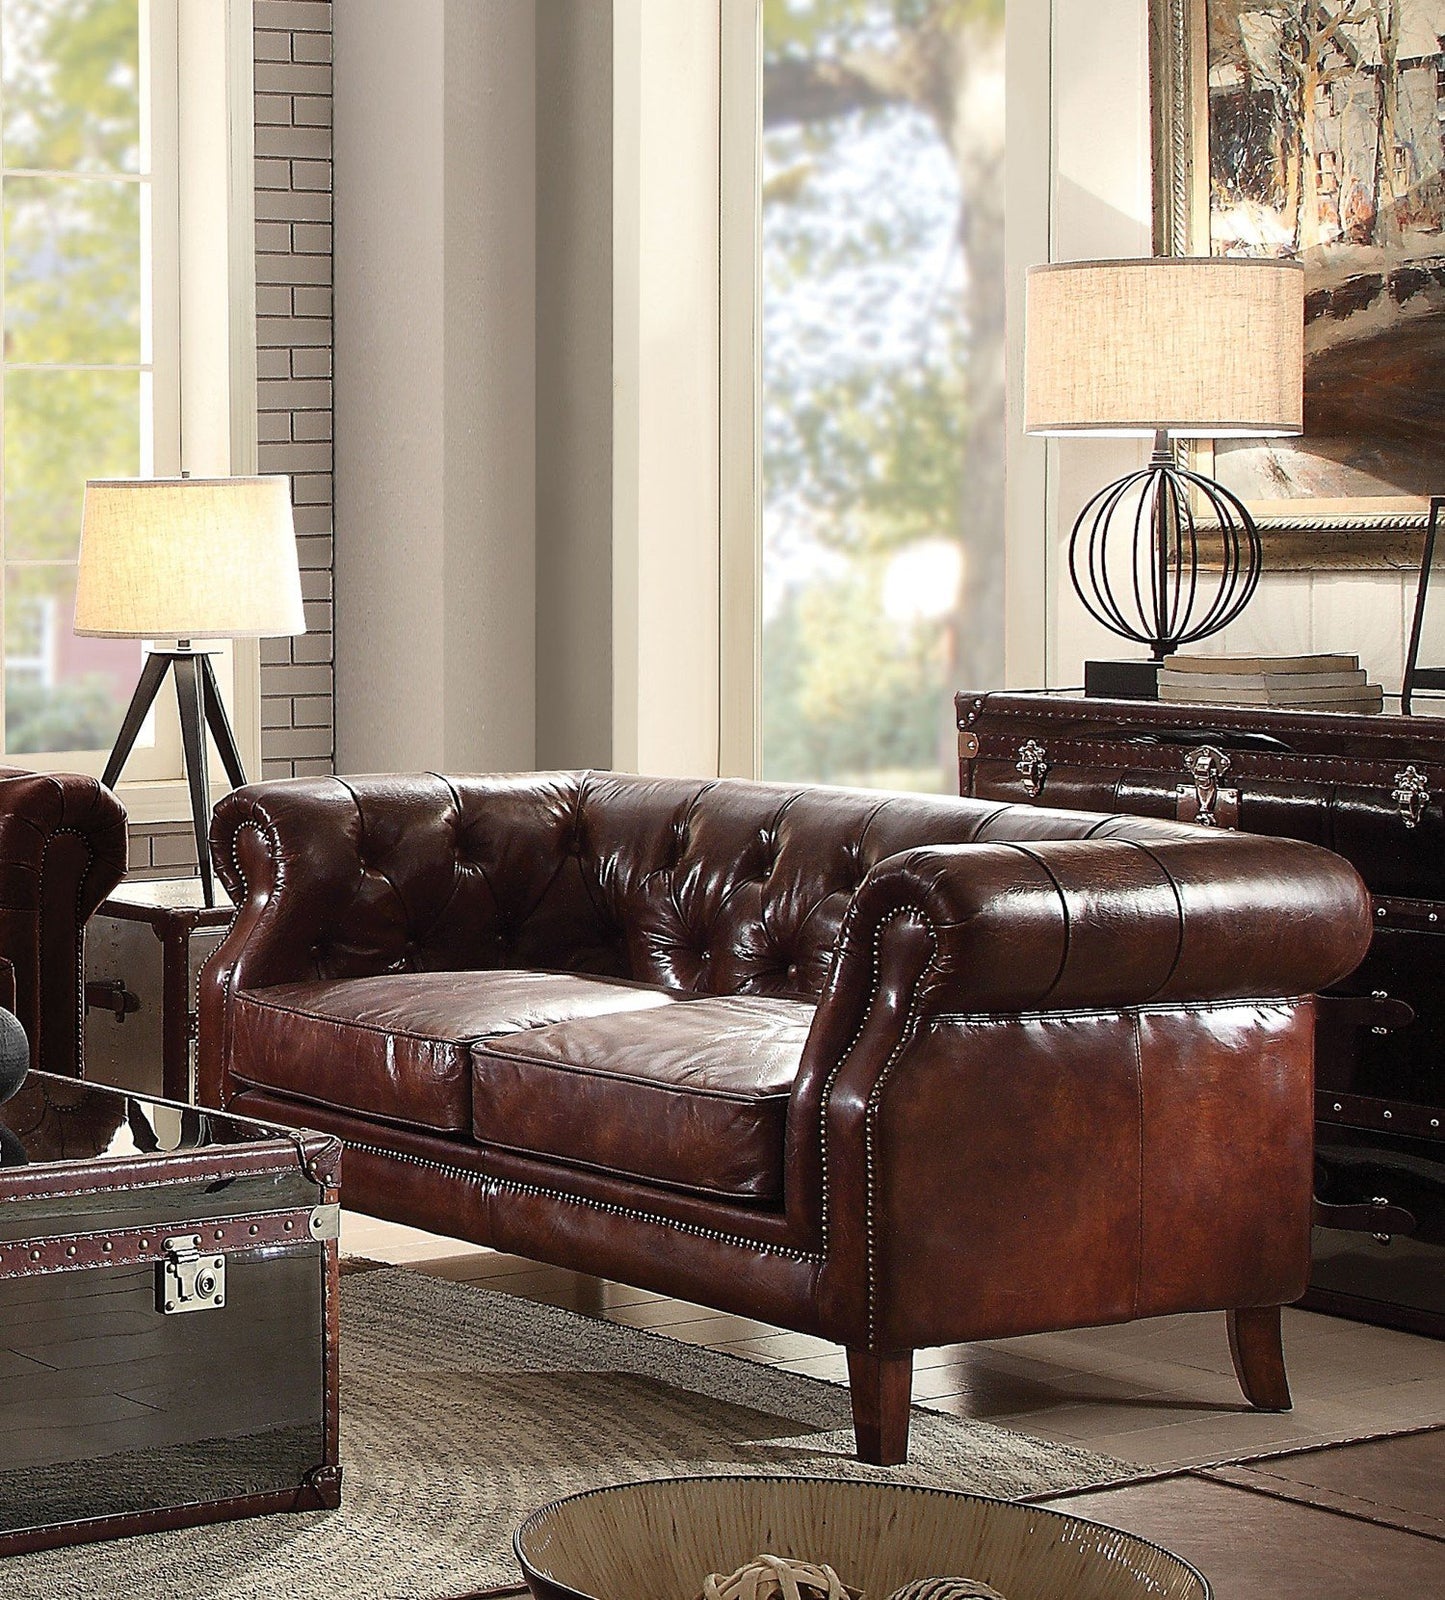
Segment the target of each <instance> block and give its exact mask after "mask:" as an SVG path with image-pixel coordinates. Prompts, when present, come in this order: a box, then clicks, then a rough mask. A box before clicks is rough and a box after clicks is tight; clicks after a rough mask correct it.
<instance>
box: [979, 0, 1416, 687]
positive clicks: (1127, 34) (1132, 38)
mask: <svg viewBox="0 0 1445 1600" xmlns="http://www.w3.org/2000/svg"><path fill="white" fill-rule="evenodd" d="M1037 3H1039V0H1011V3H1010V6H1009V10H1010V13H1011V14H1012V13H1013V11H1014V9H1015V6H1020V9H1027V8H1029V7H1033V6H1035V5H1036V4H1037ZM1043 3H1048V0H1043ZM1051 9H1052V14H1053V40H1052V48H1053V59H1054V61H1055V62H1057V63H1059V64H1060V65H1059V68H1058V70H1056V71H1055V72H1054V74H1053V90H1052V103H1053V113H1052V116H1053V143H1054V160H1053V176H1052V195H1051V209H1052V219H1051V232H1052V250H1051V259H1053V260H1057V261H1069V260H1087V259H1090V258H1093V257H1109V256H1127V255H1147V254H1149V253H1150V250H1151V237H1150V235H1151V229H1150V146H1149V65H1148V34H1147V6H1146V4H1145V0H1090V3H1089V4H1088V5H1084V4H1080V3H1079V0H1052V6H1051ZM1012 20H1013V18H1012V15H1011V21H1012ZM1012 65H1013V66H1014V67H1015V69H1016V68H1017V63H1016V62H1015V63H1013V64H1012ZM1011 133H1012V129H1011ZM1012 198H1013V191H1012V189H1011V191H1010V199H1011V201H1012ZM1014 309H1015V306H1014V303H1013V302H1011V311H1012V310H1014ZM1019 355H1021V346H1020V347H1019V348H1018V350H1017V351H1016V352H1015V360H1017V358H1018V356H1019ZM1010 448H1011V457H1010V459H1011V463H1012V461H1013V459H1014V457H1015V456H1017V457H1018V458H1019V459H1020V460H1022V461H1023V462H1024V463H1025V466H1026V467H1027V462H1028V459H1029V457H1028V451H1029V450H1030V449H1032V448H1037V447H1036V446H1033V445H1031V444H1029V443H1027V442H1025V441H1023V440H1022V436H1021V433H1020V432H1019V427H1018V422H1017V412H1016V413H1015V422H1014V425H1013V426H1012V427H1011V430H1010ZM1144 455H1145V449H1144V447H1143V446H1142V445H1134V444H1131V443H1130V442H1128V441H1118V440H1105V439H1098V440H1068V441H1062V442H1060V443H1057V444H1053V443H1051V444H1050V445H1049V446H1048V469H1047V471H1048V491H1047V509H1046V510H1045V512H1044V515H1043V518H1042V521H1043V525H1044V528H1045V530H1046V531H1045V535H1044V541H1043V544H1044V548H1043V549H1042V550H1040V549H1039V548H1038V545H1037V544H1035V545H1034V547H1033V558H1034V559H1036V560H1038V561H1040V562H1041V563H1042V565H1043V567H1044V569H1045V571H1046V574H1047V593H1048V599H1047V605H1046V608H1045V609H1046V615H1047V618H1048V622H1047V662H1046V674H1047V676H1046V680H1045V681H1046V682H1047V683H1048V684H1050V685H1053V686H1058V687H1062V686H1066V685H1070V684H1078V683H1081V682H1082V679H1083V662H1084V659H1085V657H1086V656H1105V657H1120V656H1124V655H1128V654H1139V655H1142V654H1145V653H1146V652H1144V651H1142V650H1139V651H1131V650H1130V649H1129V648H1128V647H1127V646H1126V644H1125V641H1123V640H1121V639H1117V638H1115V637H1114V636H1113V635H1112V634H1109V633H1107V632H1106V631H1105V630H1104V629H1102V628H1099V627H1098V626H1096V625H1095V624H1093V623H1092V622H1091V621H1090V619H1089V618H1088V617H1087V616H1086V615H1085V613H1084V611H1083V608H1082V606H1081V605H1080V603H1079V601H1078V598H1077V596H1076V595H1075V594H1074V592H1073V589H1072V586H1071V584H1070V581H1069V576H1068V567H1067V547H1068V536H1069V532H1070V530H1071V528H1072V526H1073V522H1074V518H1075V516H1076V515H1077V513H1078V510H1079V508H1080V507H1081V506H1082V504H1083V503H1084V501H1085V500H1087V499H1088V498H1089V496H1090V495H1092V494H1093V493H1094V492H1095V491H1097V490H1098V489H1099V488H1101V487H1102V486H1103V485H1104V484H1105V483H1108V482H1110V481H1111V480H1113V479H1115V478H1117V477H1120V476H1122V475H1123V474H1124V473H1125V472H1128V471H1130V470H1131V469H1132V468H1133V467H1135V466H1137V465H1139V464H1140V463H1141V462H1142V461H1143V459H1144ZM1010 515H1011V527H1010V539H1011V546H1010V548H1011V556H1012V560H1011V570H1010V586H1011V600H1010V613H1011V616H1014V615H1021V616H1022V617H1024V618H1025V620H1027V618H1028V616H1029V611H1028V607H1027V605H1026V603H1025V598H1026V596H1027V594H1028V592H1029V588H1030V586H1031V585H1032V586H1034V587H1036V586H1037V580H1036V577H1035V576H1034V575H1033V574H1032V572H1031V563H1030V550H1029V519H1030V518H1033V517H1037V516H1038V499H1037V497H1035V498H1033V499H1031V500H1029V501H1028V502H1027V503H1026V504H1023V505H1017V506H1013V507H1011V513H1010ZM1016 582H1018V583H1019V584H1020V585H1021V586H1022V593H1021V595H1020V596H1015V594H1014V592H1013V586H1014V584H1015V583H1016ZM1412 598H1413V579H1412V578H1411V577H1410V576H1409V575H1404V576H1396V575H1392V574H1375V573H1370V574H1361V575H1354V574H1340V573H1318V574H1292V573H1288V574H1287V573H1277V574H1273V575H1271V574H1269V573H1268V572H1267V571H1266V574H1265V577H1264V579H1263V580H1262V581H1261V584H1260V587H1259V590H1258V591H1257V593H1256V594H1255V597H1254V599H1253V601H1252V602H1251V604H1250V606H1249V608H1248V609H1247V610H1246V611H1245V613H1244V615H1243V616H1242V617H1240V619H1239V620H1238V621H1237V622H1236V623H1234V624H1233V625H1232V626H1231V627H1229V628H1227V629H1226V630H1225V631H1224V632H1223V633H1221V634H1218V635H1216V636H1215V637H1214V639H1213V640H1212V641H1210V642H1209V643H1208V645H1207V646H1205V648H1209V649H1213V650H1216V651H1219V652H1221V653H1222V652H1234V653H1249V652H1268V653H1294V652H1302V651H1311V650H1340V651H1356V652H1358V653H1359V655H1360V658H1361V662H1362V664H1363V665H1365V666H1366V667H1368V668H1369V670H1370V672H1371V674H1372V676H1374V677H1376V678H1378V679H1379V680H1380V681H1382V682H1383V683H1384V685H1385V688H1386V689H1387V690H1398V689H1399V686H1400V677H1401V674H1402V671H1403V666H1404V649H1405V643H1406V640H1407V637H1408V615H1409V613H1408V607H1409V605H1410V604H1411V603H1412ZM1025 632H1026V630H1025ZM1016 663H1017V666H1018V667H1020V668H1023V670H1017V669H1016ZM1030 664H1031V663H1030V660H1029V657H1028V654H1027V652H1026V651H1018V652H1015V653H1013V654H1012V655H1011V661H1010V679H1011V681H1012V682H1015V683H1018V684H1025V683H1030V682H1033V683H1037V681H1038V679H1037V678H1036V677H1032V676H1031V675H1030V674H1029V672H1028V671H1027V667H1028V665H1030Z"/></svg>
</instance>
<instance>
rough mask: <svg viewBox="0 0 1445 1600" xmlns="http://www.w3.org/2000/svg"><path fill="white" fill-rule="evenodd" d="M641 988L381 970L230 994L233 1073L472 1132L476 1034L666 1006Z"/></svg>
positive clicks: (303, 1094)
mask: <svg viewBox="0 0 1445 1600" xmlns="http://www.w3.org/2000/svg"><path fill="white" fill-rule="evenodd" d="M673 1001H674V997H673V996H672V995H670V994H669V993H668V992H667V991H666V990H664V989H660V988H657V987H656V986H654V985H652V984H638V983H626V982H623V981H621V980H620V979H615V978H594V977H583V976H580V975H578V974H576V973H570V972H513V971H481V972H393V973H387V974H385V975H383V976H381V977H375V978H347V979H338V980H334V981H322V982H314V983H283V984H277V985H275V986H274V987H271V988H266V989H252V990H249V991H243V992H241V993H239V994H237V995H236V997H235V1001H234V1008H233V1013H232V1015H233V1026H234V1030H235V1031H234V1036H233V1045H232V1050H233V1055H232V1061H233V1071H234V1072H235V1075H236V1076H237V1078H239V1079H241V1080H242V1081H244V1082H246V1083H250V1084H255V1085H258V1086H260V1087H263V1088H267V1089H274V1090H276V1091H278V1092H279V1093H281V1094H287V1095H295V1096H296V1097H297V1098H299V1099H302V1100H311V1101H314V1102H316V1103H317V1104H319V1105H326V1106H334V1107H336V1108H338V1109H342V1110H351V1111H355V1112H357V1113H359V1114H360V1115H362V1116H369V1117H381V1118H385V1119H386V1120H387V1121H390V1122H398V1123H401V1124H403V1125H405V1126H407V1127H414V1128H426V1129H429V1130H431V1131H433V1132H437V1133H466V1132H467V1131H468V1130H469V1129H470V1128H471V1125H472V1079H471V1056H470V1049H471V1046H472V1045H473V1044H474V1043H475V1042H476V1041H477V1040H478V1039H486V1038H494V1037H496V1036H497V1035H500V1034H510V1033H516V1032H519V1031H522V1030H525V1029H528V1028H537V1027H542V1026H545V1025H546V1024H549V1023H558V1022H563V1021H566V1020H568V1019H575V1018H581V1017H597V1016H601V1015H605V1014H607V1013H609V1012H612V1013H616V1012H635V1011H645V1010H650V1009H653V1008H664V1009H665V1008H670V1007H671V1006H672V1004H673Z"/></svg>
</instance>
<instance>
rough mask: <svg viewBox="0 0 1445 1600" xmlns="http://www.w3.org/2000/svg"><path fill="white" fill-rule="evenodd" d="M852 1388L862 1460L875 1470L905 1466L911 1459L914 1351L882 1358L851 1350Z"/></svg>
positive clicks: (856, 1429) (859, 1457) (849, 1381)
mask: <svg viewBox="0 0 1445 1600" xmlns="http://www.w3.org/2000/svg"><path fill="white" fill-rule="evenodd" d="M848 1386H849V1390H850V1393H851V1395H852V1400H853V1437H854V1439H855V1440H856V1441H857V1445H858V1459H859V1460H860V1461H866V1462H868V1463H869V1464H870V1465H872V1466H875V1467H897V1466H902V1464H903V1463H904V1462H905V1461H907V1459H908V1407H909V1403H910V1401H911V1400H912V1396H913V1352H912V1351H911V1350H905V1351H904V1352H903V1354H902V1355H887V1356H880V1355H875V1354H874V1353H873V1352H872V1351H871V1350H850V1351H849V1352H848Z"/></svg>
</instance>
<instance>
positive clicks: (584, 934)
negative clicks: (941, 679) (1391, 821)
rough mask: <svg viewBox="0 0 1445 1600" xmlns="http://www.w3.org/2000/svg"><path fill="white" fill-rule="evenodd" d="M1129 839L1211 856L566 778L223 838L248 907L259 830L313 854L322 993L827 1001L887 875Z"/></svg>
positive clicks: (1154, 830) (242, 826) (252, 815)
mask: <svg viewBox="0 0 1445 1600" xmlns="http://www.w3.org/2000/svg"><path fill="white" fill-rule="evenodd" d="M318 806H319V807H321V808H322V809H323V810H324V811H325V812H326V813H328V815H327V825H326V826H325V827H324V828H318V827H316V826H315V825H314V824H315V818H316V816H317V814H318V811H317V808H318ZM293 808H294V814H293ZM1126 826H1127V829H1128V833H1129V836H1130V837H1133V838H1142V837H1147V836H1149V835H1150V834H1157V835H1158V836H1160V837H1165V838H1181V837H1184V838H1195V839H1197V838H1198V837H1199V833H1198V830H1197V829H1186V828H1183V827H1181V826H1180V825H1177V824H1173V823H1165V822H1159V823H1152V822H1149V821H1147V820H1142V819H1138V818H1133V819H1119V818H1107V817H1100V816H1098V815H1090V816H1086V815H1082V814H1074V813H1068V812H1059V811H1047V810H1039V809H1036V808H1034V807H1030V806H1007V805H999V804H997V803H992V802H985V801H975V800H966V799H965V800H961V799H955V798H951V797H944V796H937V797H934V796H927V795H885V794H878V793H870V792H867V791H858V790H845V789H826V788H790V787H785V786H781V785H772V784H758V783H743V782H736V781H728V780H722V781H712V782H708V781H700V780H696V779H658V778H638V777H630V776H625V775H619V774H612V773H571V772H568V773H538V774H526V775H519V776H498V777H470V778H444V777H440V776H437V775H434V774H432V775H424V776H416V775H409V776H406V777H399V778H386V777H377V778H351V779H342V778H321V779H297V780H293V781H291V782H280V783H269V784H266V785H263V786H253V787H251V788H247V789H241V790H237V791H236V792H235V793H234V794H232V795H230V796H228V797H227V798H226V799H224V800H223V801H222V802H221V803H220V805H219V806H218V807H217V808H216V817H215V826H214V828H213V830H212V838H213V843H214V846H215V850H216V859H217V865H218V868H219V870H220V872H221V874H222V877H223V878H224V879H225V880H226V883H227V887H228V888H229V889H230V890H231V892H232V894H233V895H235V896H236V897H237V899H238V900H239V899H240V898H242V896H243V894H244V892H245V888H246V885H245V882H244V879H245V865H244V863H245V855H246V852H245V849H244V847H243V837H242V836H243V835H244V833H245V831H246V830H247V829H251V830H255V831H258V832H264V833H266V834H267V835H268V836H269V837H268V844H267V854H268V856H269V858H270V859H271V862H272V866H271V868H270V869H269V870H274V871H276V872H277V873H278V874H279V873H284V872H285V871H286V870H287V865H288V857H289V856H291V855H293V854H297V853H299V854H303V855H304V856H305V858H306V860H305V873H304V876H305V880H306V882H307V884H308V894H307V896H306V909H305V918H304V923H303V924H302V925H300V926H295V925H290V924H288V928H287V933H286V942H287V943H288V944H290V945H291V946H292V948H291V950H290V952H289V954H290V957H291V959H292V961H293V962H294V964H295V966H299V967H304V968H306V969H307V970H309V971H311V972H312V973H314V975H315V976H316V977H318V978H349V977H359V976H363V975H366V974H370V973H377V972H384V971H432V970H435V971H442V970H467V969H472V968H488V967H493V968H494V967H522V968H526V967H550V968H558V969H564V970H573V971H580V972H594V973H602V974H607V975H610V976H615V977H630V978H633V979H637V980H640V981H645V982H650V983H660V984H664V985H666V986H668V987H670V988H674V989H679V990H684V991H690V992H694V993H712V994H740V993H747V994H763V995H778V996H798V997H805V998H816V997H817V996H818V995H819V993H820V992H821V990H822V988H823V985H824V982H825V981H826V978H827V975H828V969H829V964H830V962H831V960H832V957H833V952H834V948H835V946H836V944H837V939H838V932H839V926H840V924H841V922H842V919H843V915H844V912H845V911H846V909H847V906H848V902H849V900H850V899H851V897H852V895H853V893H854V891H855V890H856V889H857V888H858V886H859V884H860V883H861V882H862V881H863V879H864V877H865V876H866V875H867V874H868V872H869V871H870V869H871V868H872V867H874V866H875V865H876V864H877V863H878V862H879V861H881V860H883V859H884V858H885V857H887V856H890V855H893V854H895V853H897V852H898V851H901V850H906V849H909V848H912V847H913V846H916V845H927V844H967V843H970V842H974V841H980V842H981V841H1002V840H1027V839H1041V838H1084V837H1087V836H1089V835H1092V834H1100V833H1109V832H1112V831H1115V830H1122V828H1124V827H1126ZM258 861H259V858H258ZM313 890H314V892H312V891H313ZM291 915H292V917H293V918H294V917H295V916H297V915H299V913H298V912H297V911H296V909H295V908H294V904H293V909H292V912H291ZM298 942H299V943H300V945H301V946H302V947H301V948H296V945H297V944H298ZM293 971H294V967H293ZM252 981H266V980H264V979H258V978H257V977H256V976H255V975H253V980H252Z"/></svg>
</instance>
